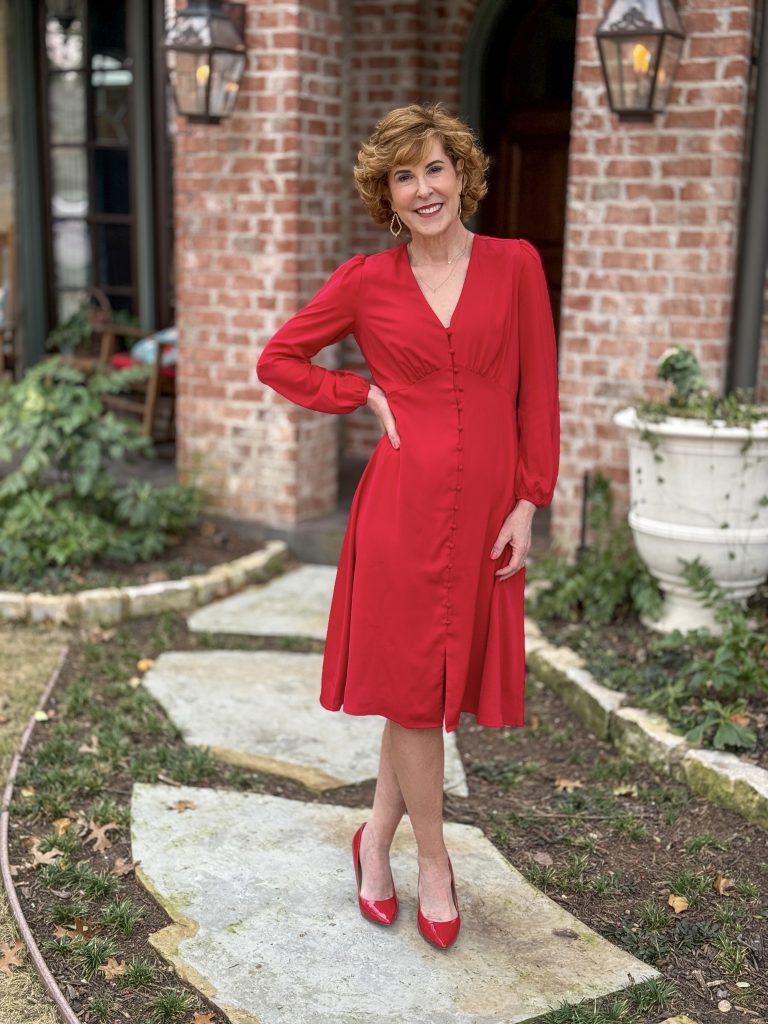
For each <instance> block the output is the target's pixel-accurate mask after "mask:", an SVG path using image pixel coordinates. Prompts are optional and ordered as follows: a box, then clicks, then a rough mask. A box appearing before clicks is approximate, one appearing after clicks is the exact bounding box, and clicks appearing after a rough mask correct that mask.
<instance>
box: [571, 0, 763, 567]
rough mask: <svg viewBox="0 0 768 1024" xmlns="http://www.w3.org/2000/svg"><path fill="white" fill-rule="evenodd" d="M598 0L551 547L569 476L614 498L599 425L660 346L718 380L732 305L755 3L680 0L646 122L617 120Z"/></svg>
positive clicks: (592, 11)
mask: <svg viewBox="0 0 768 1024" xmlns="http://www.w3.org/2000/svg"><path fill="white" fill-rule="evenodd" d="M605 6H606V5H605V4H603V3H601V2H598V0H581V2H580V3H579V18H578V42H577V66H576V78H575V83H574V92H573V117H572V136H571V148H570V167H569V182H568V211H567V218H568V219H567V232H566V246H565V257H564V267H565V270H564V290H563V304H562V321H561V332H560V346H561V357H560V379H561V385H560V386H561V403H562V421H563V445H562V470H561V475H560V482H559V485H558V490H557V493H556V496H555V501H554V503H553V531H554V537H555V539H556V541H557V542H558V544H559V545H560V546H561V547H562V548H563V549H565V550H570V551H572V550H573V548H574V546H575V544H576V542H577V540H578V532H577V531H578V526H579V520H580V511H579V506H580V499H581V479H582V474H583V472H584V471H585V470H590V471H595V470H600V471H602V472H603V473H604V474H605V475H606V476H608V477H609V478H611V479H612V480H614V481H615V485H616V488H615V489H616V493H617V498H618V500H619V502H620V503H623V502H624V501H626V480H627V471H626V455H625V446H624V438H623V435H622V434H621V432H620V431H619V430H618V429H617V428H616V427H614V425H613V424H612V422H611V417H612V415H613V413H614V412H616V411H617V410H618V409H619V408H621V407H623V406H625V405H627V404H629V403H630V402H631V401H632V399H633V397H634V396H635V395H636V394H637V393H638V392H640V391H643V392H647V391H649V390H651V388H652V387H653V383H652V382H654V378H655V366H656V361H657V360H658V358H659V356H660V355H661V354H662V352H663V351H664V350H665V349H666V348H667V347H668V346H669V345H671V344H673V343H675V342H680V343H682V344H684V345H688V346H690V347H691V348H692V349H693V350H694V351H695V352H696V353H697V355H698V356H699V358H700V360H701V362H702V365H703V367H704V370H705V373H706V376H707V379H708V381H709V382H710V383H711V384H712V385H713V386H716V387H717V386H720V385H721V384H722V381H723V377H724V371H725V359H726V354H727V344H728V336H729V328H730V319H731V309H732V288H733V274H734V264H735V259H736V246H737V242H738V208H739V203H740V199H741V176H742V161H743V159H744V148H745V115H746V108H747V92H748V81H749V76H748V69H749V54H750V47H751V38H752V28H753V26H752V20H753V5H752V4H751V3H749V2H746V0H741V2H740V0H732V2H730V3H729V4H727V5H723V4H721V3H720V2H719V0H688V2H686V0H684V2H683V3H682V4H681V7H680V13H681V18H682V21H683V25H684V28H685V31H686V33H687V38H686V41H685V45H684V48H683V52H682V55H681V60H680V66H679V67H678V70H677V73H676V76H675V82H674V85H673V88H672V91H671V96H670V101H669V103H668V106H667V109H666V111H665V113H664V114H662V115H660V116H659V117H658V118H657V119H656V120H655V121H654V122H653V123H648V124H637V123H625V122H618V119H617V118H616V117H615V116H614V115H611V113H610V110H609V108H608V106H607V102H606V95H605V88H604V85H603V80H602V75H601V71H600V65H599V55H598V52H597V45H596V42H595V39H594V33H595V30H596V28H597V26H598V24H599V21H600V20H601V18H602V16H603V14H604V10H605Z"/></svg>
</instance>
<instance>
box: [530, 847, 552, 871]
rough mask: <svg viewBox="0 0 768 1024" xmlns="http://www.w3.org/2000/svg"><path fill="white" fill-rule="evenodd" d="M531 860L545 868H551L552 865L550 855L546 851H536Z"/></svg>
mask: <svg viewBox="0 0 768 1024" xmlns="http://www.w3.org/2000/svg"><path fill="white" fill-rule="evenodd" d="M531 860H534V861H536V863H537V864H541V866H542V867H545V868H548V867H551V865H552V864H554V861H553V860H552V857H551V855H550V854H548V853H547V852H546V850H537V851H536V853H533V854H531Z"/></svg>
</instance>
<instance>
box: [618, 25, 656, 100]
mask: <svg viewBox="0 0 768 1024" xmlns="http://www.w3.org/2000/svg"><path fill="white" fill-rule="evenodd" d="M659 40H660V37H659V36H642V37H641V36H638V37H636V38H635V39H625V40H622V42H621V44H620V50H621V55H620V58H619V63H620V66H621V70H622V79H621V86H620V92H619V94H618V97H617V98H618V101H619V102H618V106H619V107H620V108H621V109H623V110H650V109H651V101H652V96H651V90H652V89H653V78H654V75H655V73H656V65H657V62H658V59H659Z"/></svg>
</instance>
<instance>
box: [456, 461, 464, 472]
mask: <svg viewBox="0 0 768 1024" xmlns="http://www.w3.org/2000/svg"><path fill="white" fill-rule="evenodd" d="M456 469H458V471H459V472H461V471H462V469H464V463H463V462H460V463H459V464H458V466H457V467H456Z"/></svg>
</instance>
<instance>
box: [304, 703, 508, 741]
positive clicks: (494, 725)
mask: <svg viewBox="0 0 768 1024" xmlns="http://www.w3.org/2000/svg"><path fill="white" fill-rule="evenodd" d="M320 705H321V707H323V708H325V710H326V711H334V712H336V711H343V712H344V714H345V715H351V716H352V717H353V718H367V717H368V716H370V715H375V716H376V717H377V718H386V719H387V720H388V721H390V722H394V723H395V725H400V726H402V727H403V728H404V729H443V728H444V729H445V731H446V732H448V733H451V732H455V731H456V730H457V729H458V727H459V725H460V724H461V718H460V717H459V719H458V720H457V721H456V722H455V724H451V725H449V724H448V723H447V722H442V721H440V722H436V723H435V724H434V725H426V724H425V725H412V724H407V723H405V722H401V721H398V719H397V718H393V717H392V715H387V714H385V713H384V712H383V711H349V710H348V709H347V708H345V707H344V706H343V705H342V704H338V705H336V706H331V705H330V704H324V703H323V701H322V700H321V701H320ZM461 714H462V715H472V717H473V718H474V719H475V724H476V725H479V726H482V728H484V729H511V728H518V729H520V728H523V727H524V726H525V722H524V721H519V720H515V721H513V722H497V721H494V722H490V721H481V720H480V719H479V718H478V717H477V715H476V713H475V712H474V711H469V710H468V709H463V710H462V712H461Z"/></svg>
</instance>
